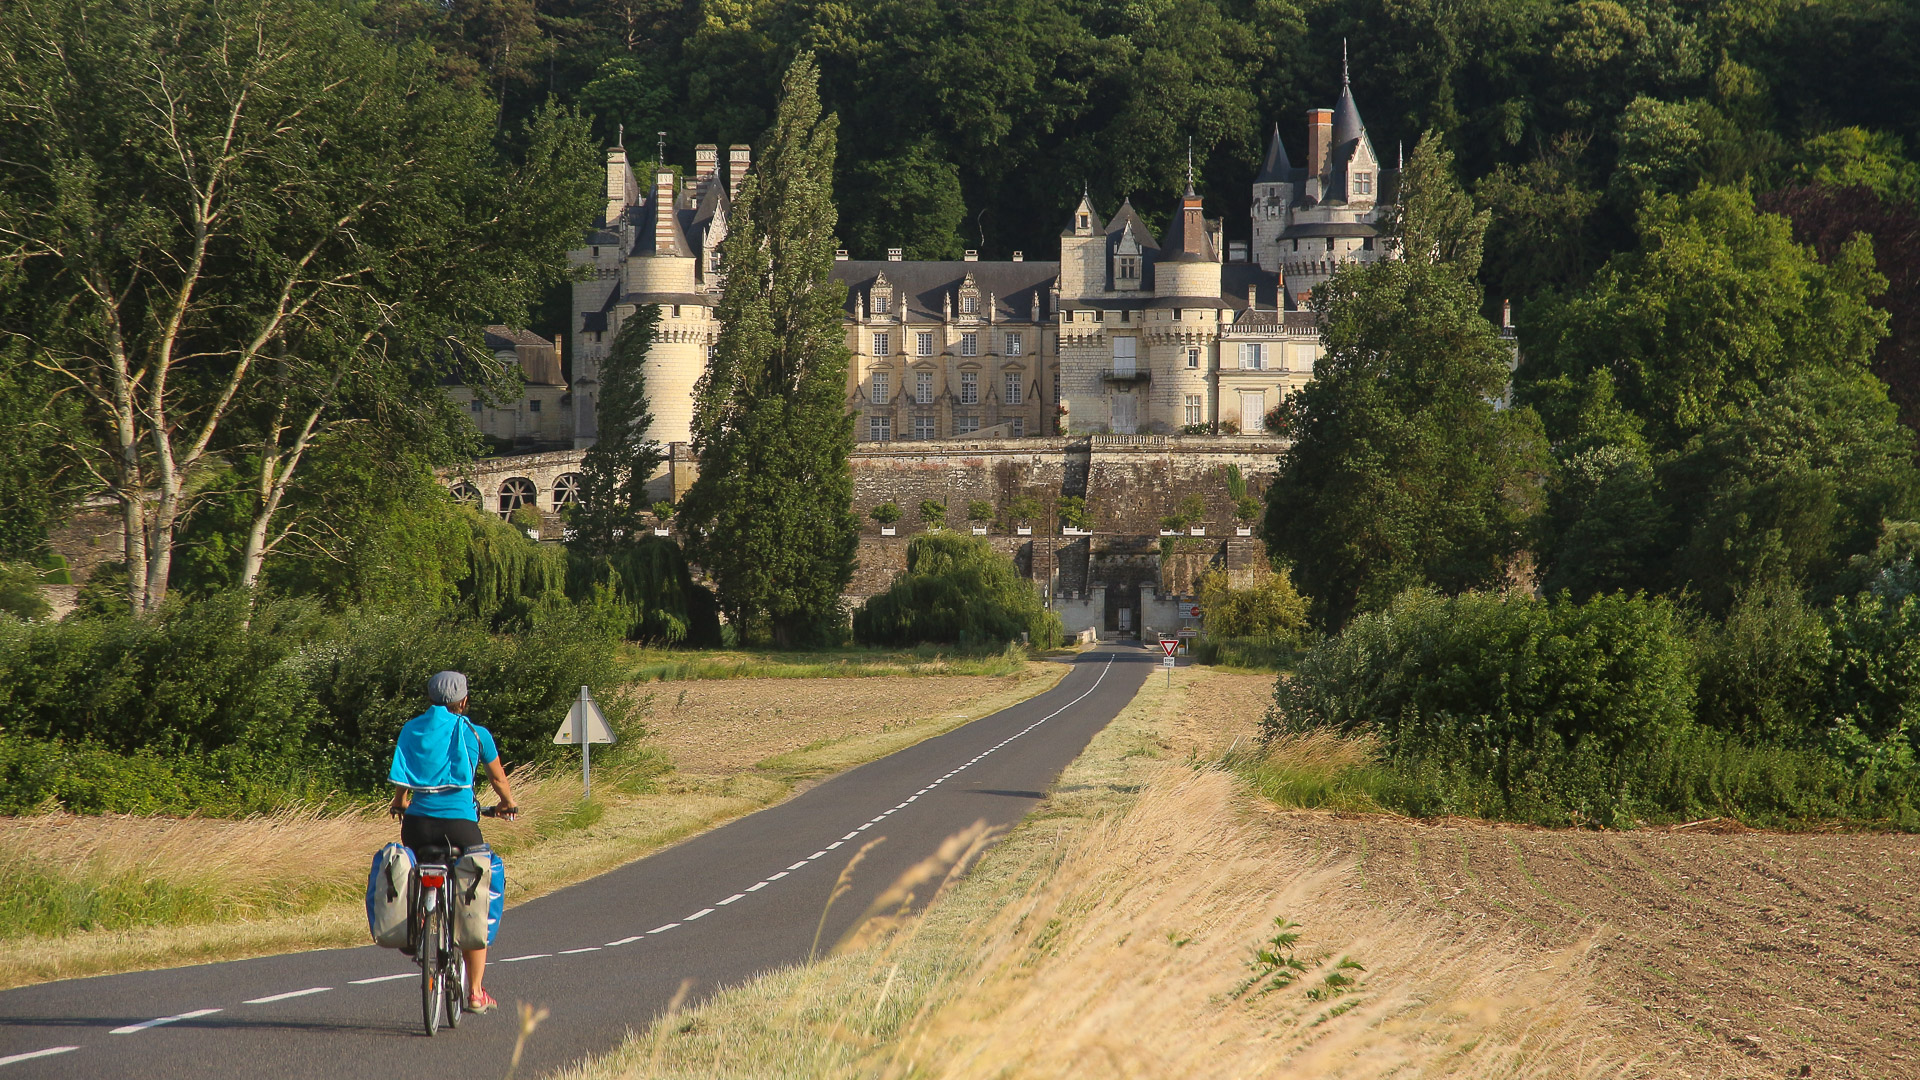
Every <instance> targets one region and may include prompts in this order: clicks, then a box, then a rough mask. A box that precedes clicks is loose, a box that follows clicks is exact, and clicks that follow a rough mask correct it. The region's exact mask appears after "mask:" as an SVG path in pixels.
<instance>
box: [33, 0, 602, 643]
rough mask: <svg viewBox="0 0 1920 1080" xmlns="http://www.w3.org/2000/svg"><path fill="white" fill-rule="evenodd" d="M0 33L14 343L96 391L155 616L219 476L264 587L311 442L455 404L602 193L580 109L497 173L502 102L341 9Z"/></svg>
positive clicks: (537, 130)
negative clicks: (473, 362) (223, 475)
mask: <svg viewBox="0 0 1920 1080" xmlns="http://www.w3.org/2000/svg"><path fill="white" fill-rule="evenodd" d="M0 40H4V41H6V42H8V43H9V46H8V47H7V48H6V49H5V50H0V112H4V113H5V114H6V115H7V116H8V117H9V118H10V122H8V123H6V124H4V125H0V272H4V273H8V274H10V275H12V278H13V280H12V288H13V289H14V290H16V293H17V295H16V298H15V299H16V302H15V303H12V304H10V305H8V307H7V319H8V325H7V326H6V327H5V329H6V330H7V331H8V332H9V333H11V334H13V335H18V336H25V337H30V338H32V340H33V341H34V342H35V348H36V353H35V356H34V362H35V363H37V364H39V365H40V366H41V367H42V368H44V369H45V370H48V371H51V372H53V373H55V374H56V375H58V376H59V378H60V379H61V380H62V382H63V383H64V384H65V385H66V387H67V388H68V390H69V392H71V393H73V394H74V395H75V396H76V397H77V398H79V399H80V400H81V401H82V402H83V403H84V406H85V409H86V417H85V420H86V424H87V426H88V428H89V434H90V439H89V444H88V445H87V446H86V447H85V449H86V450H87V452H88V454H89V458H88V460H87V466H88V468H89V470H90V472H91V473H92V474H93V475H94V476H96V477H97V478H98V483H99V486H100V487H101V488H102V489H104V490H105V491H106V493H107V494H109V495H110V496H111V497H112V498H113V499H114V500H115V502H116V503H117V504H118V508H119V511H120V516H121V518H122V526H123V533H124V538H125V550H126V552H127V561H128V567H129V598H130V600H131V602H132V605H133V607H135V608H136V609H137V610H141V611H150V610H152V609H154V608H155V607H157V605H159V604H160V603H161V601H162V600H163V599H164V598H165V596H166V594H167V591H168V587H169V582H170V577H171V573H172V565H173V559H174V553H175V552H174V549H175V544H176V540H177V538H178V535H179V533H180V530H181V528H182V527H183V525H184V524H185V519H186V518H187V517H188V516H190V514H191V513H192V511H193V507H194V503H195V501H196V498H197V495H196V493H197V492H199V491H202V490H205V489H206V485H205V484H204V483H203V481H204V479H205V477H204V476H203V474H206V473H209V472H216V473H217V472H218V471H220V470H221V469H222V468H223V467H224V465H223V462H224V461H235V462H240V463H243V464H244V465H245V467H246V468H247V469H248V470H249V471H250V472H249V475H247V476H246V478H245V479H246V487H247V489H248V491H249V492H250V496H249V497H250V500H251V506H250V507H249V508H248V518H249V523H248V527H247V530H246V534H245V538H244V543H243V545H242V547H241V553H240V556H239V559H240V563H241V568H240V572H239V578H240V581H241V582H242V583H243V584H245V585H248V586H251V585H253V584H255V583H256V582H257V581H258V579H259V576H260V574H261V571H262V568H263V567H264V565H265V562H266V560H267V558H268V557H269V556H270V555H271V554H272V553H273V551H274V550H275V549H276V548H277V547H278V546H279V545H280V544H281V543H283V542H285V541H286V540H287V538H288V537H289V536H290V535H292V533H291V532H290V530H289V528H288V524H289V523H288V522H286V521H285V520H283V518H282V509H283V506H284V504H286V502H287V501H288V499H289V497H290V493H291V491H292V489H293V487H294V485H295V483H296V482H297V478H298V476H299V475H300V471H301V468H302V465H303V462H304V461H305V460H306V457H307V455H308V453H309V452H310V451H311V450H312V447H313V445H314V442H315V440H316V439H318V438H320V437H321V436H322V435H323V434H325V433H327V432H328V431H329V430H332V429H334V428H336V427H341V426H348V425H351V424H352V423H353V422H356V421H359V422H364V421H366V420H369V419H372V418H373V417H376V416H377V417H380V418H381V422H382V423H386V422H387V416H388V414H391V413H396V412H400V413H417V412H430V411H432V410H433V409H435V408H437V407H438V406H436V405H434V404H431V403H429V402H428V400H427V399H430V398H438V397H440V395H439V393H438V389H437V386H436V383H437V381H438V375H440V374H442V373H444V371H445V370H446V369H447V368H448V367H449V366H450V365H451V364H452V363H454V362H455V360H456V355H455V353H454V352H453V351H452V350H449V349H448V348H447V347H446V345H445V343H446V341H447V339H448V338H449V337H450V336H463V337H465V338H467V339H468V340H477V338H478V331H479V328H480V327H481V326H483V325H485V324H486V323H488V322H493V321H498V320H499V319H500V318H501V317H503V316H507V315H517V314H518V313H520V312H524V311H525V310H526V309H527V307H528V304H529V302H530V301H531V300H532V299H533V297H534V296H536V295H537V293H538V289H539V288H540V287H541V286H542V285H543V284H545V283H546V282H548V281H551V280H557V279H558V276H559V274H560V272H561V267H562V258H561V256H562V253H563V252H564V250H565V248H566V246H567V244H568V243H569V239H570V235H571V233H572V231H573V230H574V229H575V228H577V223H578V222H579V221H581V220H584V219H585V217H586V216H587V214H588V213H589V212H590V208H591V206H592V205H593V203H594V200H595V198H596V192H595V190H594V188H595V185H594V183H593V162H594V159H595V156H596V155H595V154H594V152H593V149H592V147H591V144H590V143H589V142H588V141H587V140H586V138H585V134H586V132H585V124H584V122H583V121H579V120H577V119H573V118H570V117H569V116H567V115H566V114H564V113H563V112H561V111H558V110H555V109H549V110H546V111H543V112H541V113H540V114H539V115H538V116H537V118H536V119H535V121H534V122H533V123H532V124H531V125H530V127H529V128H528V129H527V130H526V131H524V132H523V133H521V134H522V141H523V143H524V146H525V152H524V155H523V157H522V160H521V161H520V162H519V163H514V162H510V161H508V160H505V159H504V158H503V156H502V155H501V153H500V151H499V149H498V148H497V147H496V146H495V144H494V138H495V135H496V134H497V133H498V131H497V122H498V112H497V109H496V107H495V106H494V104H493V103H492V102H491V101H490V100H489V99H488V98H487V97H486V96H485V94H484V93H480V92H477V91H461V90H458V89H455V88H452V87H449V86H446V85H443V84H440V83H437V82H436V81H435V79H434V74H435V73H434V71H433V70H432V67H431V65H430V64H429V63H427V62H426V58H425V57H423V56H422V55H420V54H419V53H418V52H417V51H397V50H394V49H389V48H384V47H381V46H380V45H378V44H377V43H376V42H375V41H373V40H372V39H371V37H370V36H369V35H368V34H367V33H366V32H365V31H364V29H362V27H361V26H360V25H358V24H356V23H354V22H353V21H351V20H349V19H347V18H346V17H345V16H344V15H343V14H341V13H340V12H339V11H338V10H336V9H329V8H326V7H324V6H318V5H311V4H306V3H300V2H297V0H234V2H232V3H219V4H215V3H208V2H205V0H138V2H136V3H131V4H127V3H108V2H105V0H26V2H22V3H16V4H10V5H8V6H7V7H6V8H5V9H3V10H0ZM136 70H138V71H143V72H147V73H148V74H147V76H146V77H145V78H144V79H143V80H142V81H141V82H139V83H138V85H137V87H134V88H130V87H129V84H128V82H127V73H128V72H131V71H136Z"/></svg>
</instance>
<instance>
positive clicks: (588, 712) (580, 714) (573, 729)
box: [553, 686, 613, 746]
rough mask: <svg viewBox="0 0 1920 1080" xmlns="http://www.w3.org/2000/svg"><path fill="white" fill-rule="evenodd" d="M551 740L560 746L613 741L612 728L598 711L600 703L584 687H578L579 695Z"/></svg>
mask: <svg viewBox="0 0 1920 1080" xmlns="http://www.w3.org/2000/svg"><path fill="white" fill-rule="evenodd" d="M553 741H554V742H556V743H558V744H560V745H561V746H580V745H584V744H586V743H610V742H612V741H613V729H612V728H610V727H608V726H607V718H606V717H605V716H604V715H602V714H601V712H600V703H599V702H597V701H595V700H593V695H591V694H589V693H588V692H587V688H586V687H584V686H583V687H581V688H580V696H579V698H577V699H576V700H575V701H574V703H573V707H572V708H571V709H568V710H567V718H566V719H565V720H562V721H561V722H560V730H559V731H556V732H554V735H553Z"/></svg>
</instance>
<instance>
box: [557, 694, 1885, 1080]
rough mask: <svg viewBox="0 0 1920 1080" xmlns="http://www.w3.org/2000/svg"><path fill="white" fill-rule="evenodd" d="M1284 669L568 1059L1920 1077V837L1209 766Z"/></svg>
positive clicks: (1111, 754) (1158, 726)
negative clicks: (984, 844)
mask: <svg viewBox="0 0 1920 1080" xmlns="http://www.w3.org/2000/svg"><path fill="white" fill-rule="evenodd" d="M1270 688H1271V678H1270V677H1262V676H1257V675H1232V674H1221V673H1213V672H1207V671H1204V670H1183V671H1181V673H1180V675H1179V677H1178V678H1177V679H1176V680H1175V685H1174V688H1173V690H1172V691H1171V692H1169V691H1166V690H1164V689H1161V684H1160V682H1159V680H1158V679H1154V680H1150V681H1149V683H1148V685H1147V688H1146V689H1145V690H1144V691H1143V692H1142V694H1141V696H1140V697H1139V698H1138V699H1136V701H1135V703H1134V705H1133V706H1132V707H1131V708H1130V709H1129V710H1128V711H1127V712H1126V713H1125V714H1123V715H1122V717H1121V718H1120V719H1119V720H1117V721H1116V722H1115V723H1114V724H1113V725H1112V726H1111V727H1110V728H1109V729H1108V730H1107V731H1106V732H1104V733H1103V734H1102V735H1101V736H1100V737H1099V738H1097V739H1096V740H1095V742H1094V744H1093V745H1092V746H1090V747H1089V749H1088V751H1087V753H1086V754H1084V755H1083V756H1082V758H1081V759H1080V760H1079V761H1078V762H1076V763H1075V764H1074V765H1073V766H1072V767H1071V768H1070V769H1069V770H1068V772H1067V774H1066V775H1065V776H1064V777H1063V778H1062V781H1061V783H1060V785H1059V786H1058V788H1057V789H1056V792H1055V795H1054V797H1053V798H1052V799H1051V800H1050V801H1049V803H1048V804H1047V805H1046V806H1045V807H1044V808H1043V809H1042V811H1040V812H1039V813H1037V814H1036V815H1035V816H1034V817H1033V818H1031V819H1029V822H1028V823H1027V824H1026V825H1024V826H1022V827H1021V828H1020V829H1018V830H1016V831H1015V832H1014V833H1013V834H1012V835H1011V836H1010V837H1009V838H1008V839H1007V840H1006V841H1005V842H1004V843H1002V844H1001V845H1000V846H999V847H998V848H996V849H995V850H993V851H991V852H990V853H988V855H987V856H986V858H985V859H984V860H983V861H982V862H981V863H980V865H979V866H978V867H977V868H976V870H975V871H974V872H973V874H972V875H970V876H969V877H968V878H967V879H965V880H963V881H961V882H960V883H959V884H958V885H957V886H956V887H953V888H951V889H950V890H949V891H948V892H947V894H946V895H945V896H944V897H943V898H942V900H941V901H940V902H939V903H938V904H937V905H936V906H935V907H934V908H933V909H932V910H931V911H930V912H929V913H928V914H927V915H926V916H925V917H924V918H922V919H920V920H917V921H915V922H913V923H910V924H909V925H907V926H906V927H905V928H904V929H901V930H899V931H898V932H896V933H894V934H893V935H891V936H888V937H884V938H883V939H882V940H880V941H879V942H878V943H876V944H864V945H863V944H862V941H864V939H865V938H866V937H868V936H870V935H862V940H861V941H855V942H849V943H843V946H842V949H841V950H840V951H839V953H838V954H837V955H835V956H834V957H833V958H831V959H829V960H827V961H825V962H823V963H820V964H816V965H814V966H812V967H807V968H795V969H789V970H787V971H783V972H779V973H776V974H774V975H772V976H769V977H767V978H765V979H761V980H758V981H756V982H753V983H750V984H747V985H744V986H740V987H735V988H732V989H729V990H726V991H723V992H722V993H720V994H719V995H717V996H716V997H714V998H713V999H711V1000H709V1001H708V1002H706V1003H703V1004H701V1005H700V1006H698V1007H697V1008H694V1009H692V1010H688V1011H683V1012H680V1013H679V1014H677V1015H675V1016H673V1017H671V1018H670V1019H669V1020H667V1021H666V1022H662V1023H657V1024H655V1025H654V1026H653V1027H652V1028H651V1029H650V1030H649V1031H647V1032H644V1033H642V1034H639V1035H637V1036H635V1038H634V1039H632V1040H631V1041H630V1042H629V1043H628V1045H626V1046H625V1047H623V1048H622V1049H621V1050H619V1051H617V1052H616V1053H614V1054H613V1055H610V1056H609V1057H608V1058H606V1059H603V1060H601V1061H599V1062H595V1063H593V1064H592V1065H590V1066H588V1067H585V1068H583V1069H580V1070H576V1071H575V1072H574V1073H572V1074H569V1075H570V1076H571V1077H573V1078H574V1080H612V1078H615V1077H618V1078H622V1080H626V1078H638V1077H694V1076H699V1077H762V1076H764V1077H772V1076H781V1077H787V1076H819V1077H826V1076H833V1077H996V1078H999V1077H1007V1078H1013V1077H1055V1076H1084V1075H1111V1076H1120V1077H1183V1078H1184V1077H1247V1076H1298V1077H1414V1076H1474V1077H1488V1078H1494V1077H1499V1078H1507V1077H1548V1076H1551V1077H1556V1078H1558V1077H1566V1078H1574V1077H1589V1076H1593V1077H1599V1076H1607V1077H1613V1076H1619V1077H1701V1078H1706V1077H1716V1078H1717V1077H1788V1076H1813V1077H1861V1078H1866V1077H1905V1076H1920V1048H1917V1047H1916V1039H1915V1037H1914V1035H1913V1005H1912V1003H1913V994H1914V987H1915V983H1916V975H1920V970H1917V969H1920V963H1917V962H1916V960H1915V958H1914V956H1913V951H1914V950H1913V948H1912V946H1913V944H1914V941H1915V938H1916V932H1917V931H1920V920H1916V919H1915V918H1914V917H1913V915H1912V914H1911V905H1910V903H1909V898H1910V897H1911V896H1913V895H1914V894H1915V891H1916V887H1917V886H1920V880H1916V877H1920V875H1916V873H1915V871H1914V869H1913V866H1912V860H1911V859H1909V858H1907V857H1906V850H1907V848H1908V847H1910V845H1911V841H1910V840H1908V839H1906V838H1903V837H1897V836H1886V835H1871V834H1870V835H1812V834H1808V835H1791V836H1786V835H1777V834H1759V833H1727V832H1719V831H1714V826H1712V825H1710V824H1709V825H1698V826H1695V827H1693V828H1679V829H1669V830H1648V831H1641V832H1635V833H1593V832H1556V831H1549V830H1541V829H1529V828H1513V827H1505V826H1492V825H1487V824H1484V823H1479V822H1464V821H1446V822H1438V823H1422V822H1414V821H1409V820H1407V819H1403V818H1398V817H1393V816H1390V815H1382V814H1372V815H1357V814H1335V813H1329V812H1320V811H1299V810H1283V809H1279V808H1276V807H1274V806H1272V805H1271V804H1268V803H1265V802H1264V801H1263V800H1260V799H1257V798H1255V797H1253V796H1251V795H1250V794H1249V793H1248V791H1247V789H1246V788H1245V786H1244V785H1243V784H1242V783H1241V782H1240V781H1238V780H1237V779H1236V777H1235V776H1234V775H1233V774H1231V773H1229V772H1227V771H1223V770H1221V769H1218V768H1212V767H1208V766H1207V765H1206V764H1205V762H1207V761H1209V760H1217V759H1218V758H1219V757H1220V755H1221V754H1222V753H1223V752H1225V751H1226V750H1227V749H1228V748H1230V747H1233V746H1235V745H1236V743H1244V742H1245V741H1246V740H1247V739H1248V737H1249V736H1250V735H1251V734H1252V731H1253V725H1254V724H1255V722H1256V721H1257V718H1258V716H1259V714H1260V711H1261V710H1262V709H1263V708H1264V705H1265V700H1266V697H1267V695H1268V693H1269V691H1270ZM1325 749H1326V748H1320V751H1321V752H1324V751H1325ZM1276 919H1280V920H1284V923H1285V924H1286V925H1283V926H1279V927H1277V926H1276V924H1275V920H1276ZM1277 934H1278V935H1283V936H1282V937H1281V939H1280V941H1279V942H1275V941H1273V940H1272V939H1273V938H1274V937H1275V936H1276V935H1277ZM1284 935H1298V936H1297V938H1294V937H1288V936H1284ZM1263 949H1264V955H1262V952H1261V950H1263ZM1343 961H1347V962H1350V964H1352V965H1358V966H1357V967H1356V966H1342V964H1343ZM1250 979H1253V980H1255V981H1254V982H1252V983H1251V984H1250V983H1249V980H1250ZM1349 980H1350V981H1349Z"/></svg>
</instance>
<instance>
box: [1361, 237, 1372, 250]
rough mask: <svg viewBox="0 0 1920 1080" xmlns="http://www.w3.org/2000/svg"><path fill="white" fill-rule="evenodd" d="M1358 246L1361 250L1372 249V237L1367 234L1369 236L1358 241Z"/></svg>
mask: <svg viewBox="0 0 1920 1080" xmlns="http://www.w3.org/2000/svg"><path fill="white" fill-rule="evenodd" d="M1360 247H1361V249H1362V250H1365V251H1372V250H1373V237H1371V236H1369V237H1367V238H1366V239H1365V240H1362V241H1360Z"/></svg>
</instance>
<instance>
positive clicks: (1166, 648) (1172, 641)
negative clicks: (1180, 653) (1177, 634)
mask: <svg viewBox="0 0 1920 1080" xmlns="http://www.w3.org/2000/svg"><path fill="white" fill-rule="evenodd" d="M1179 648H1180V639H1179V638H1161V639H1160V651H1161V652H1163V653H1166V654H1167V657H1168V658H1169V659H1171V658H1172V657H1173V654H1174V653H1175V652H1176V651H1177V650H1178V649H1179Z"/></svg>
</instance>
